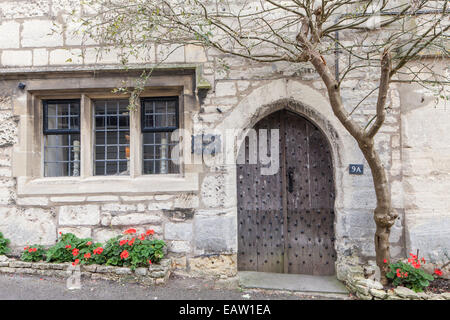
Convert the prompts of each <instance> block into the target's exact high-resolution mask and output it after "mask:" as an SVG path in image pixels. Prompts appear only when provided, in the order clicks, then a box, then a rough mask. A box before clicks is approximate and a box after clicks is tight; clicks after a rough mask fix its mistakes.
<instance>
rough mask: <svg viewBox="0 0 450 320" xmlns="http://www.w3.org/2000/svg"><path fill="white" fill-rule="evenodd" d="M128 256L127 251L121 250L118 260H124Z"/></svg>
mask: <svg viewBox="0 0 450 320" xmlns="http://www.w3.org/2000/svg"><path fill="white" fill-rule="evenodd" d="M129 256H130V254H129V253H128V251H127V250H123V251H122V253H121V254H120V259H126V258H128V257H129Z"/></svg>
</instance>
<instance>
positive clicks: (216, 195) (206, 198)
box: [201, 175, 226, 208]
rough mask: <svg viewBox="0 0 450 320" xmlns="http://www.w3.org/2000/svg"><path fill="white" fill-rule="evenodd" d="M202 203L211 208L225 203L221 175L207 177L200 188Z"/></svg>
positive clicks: (222, 177) (223, 180) (223, 181)
mask: <svg viewBox="0 0 450 320" xmlns="http://www.w3.org/2000/svg"><path fill="white" fill-rule="evenodd" d="M201 195H202V202H203V203H204V204H205V205H206V206H208V207H211V208H217V207H220V206H223V205H224V203H225V198H226V193H225V178H224V176H223V175H214V176H207V177H205V178H204V179H203V183H202V187H201Z"/></svg>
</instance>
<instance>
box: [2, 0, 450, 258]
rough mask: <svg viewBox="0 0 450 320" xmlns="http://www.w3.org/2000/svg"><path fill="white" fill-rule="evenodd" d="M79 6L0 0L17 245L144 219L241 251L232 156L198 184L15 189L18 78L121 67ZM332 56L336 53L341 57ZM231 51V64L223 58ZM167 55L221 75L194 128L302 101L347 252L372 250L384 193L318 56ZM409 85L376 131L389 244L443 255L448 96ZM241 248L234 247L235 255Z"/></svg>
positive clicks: (179, 249)
mask: <svg viewBox="0 0 450 320" xmlns="http://www.w3.org/2000/svg"><path fill="white" fill-rule="evenodd" d="M79 6H80V4H79V1H71V0H39V1H35V0H32V1H18V0H16V1H14V0H6V1H2V2H1V3H0V74H4V75H6V74H7V75H8V81H6V80H4V79H0V93H1V99H0V231H1V232H3V233H4V234H5V235H6V236H7V237H9V238H10V239H11V240H12V246H13V247H14V248H15V249H17V250H19V249H20V248H21V247H22V246H23V245H24V244H29V243H41V244H44V245H51V244H52V243H54V242H55V240H56V235H57V233H58V232H74V233H76V234H78V235H80V236H91V237H93V238H94V239H95V240H98V241H103V240H105V239H106V238H108V237H111V236H114V235H116V234H118V233H120V232H122V231H123V230H124V229H125V228H127V227H129V226H133V227H138V229H139V230H140V229H145V228H149V227H151V228H153V229H155V231H156V233H157V235H158V236H160V237H161V238H164V239H166V240H167V242H168V243H169V250H170V251H171V252H172V253H173V254H176V255H180V256H188V257H198V256H208V255H211V254H213V255H214V254H232V255H235V254H236V251H237V222H236V221H237V210H236V196H237V195H236V182H235V167H234V166H233V165H232V164H224V165H213V166H207V165H201V166H197V167H195V169H194V171H196V173H197V175H198V179H199V181H198V191H189V192H182V191H176V192H175V191H174V192H164V193H161V192H159V193H158V192H153V193H148V194H142V193H139V192H131V191H130V192H129V193H117V192H105V193H104V194H95V195H93V194H86V195H81V196H80V195H77V196H74V195H70V193H68V194H67V195H58V196H56V195H39V196H17V179H18V178H21V177H18V176H15V175H14V172H13V169H12V168H13V167H14V165H16V166H18V165H21V163H22V161H23V160H22V158H21V157H13V154H14V152H15V148H17V144H18V143H19V142H20V141H22V142H23V141H25V140H26V139H27V137H26V135H25V134H24V130H22V129H23V128H25V127H26V121H30V120H32V119H25V118H21V117H19V116H17V114H18V113H19V112H18V110H19V109H23V108H26V107H27V103H29V101H27V92H26V89H25V90H20V89H18V88H17V84H18V82H20V81H24V82H25V83H26V80H24V79H25V78H26V77H24V76H23V75H25V74H26V75H28V74H32V73H34V72H42V73H46V72H48V73H50V72H54V71H58V72H62V71H80V72H81V71H83V70H106V69H117V70H120V69H121V68H122V66H121V65H120V63H119V58H118V54H119V52H118V51H117V50H111V51H110V52H108V53H103V54H102V55H101V56H97V54H96V53H97V51H96V48H98V45H97V44H95V43H93V42H92V41H86V42H84V43H82V41H81V39H80V38H77V37H74V36H73V35H72V34H71V30H73V28H75V27H76V26H75V25H74V24H73V22H72V19H71V17H70V12H71V11H72V9H73V8H74V7H79ZM54 25H56V26H59V27H65V29H64V28H63V29H64V30H65V32H64V33H63V34H60V33H57V34H55V33H52V32H51V29H52V28H53V27H54ZM166 49H167V48H162V47H156V48H153V49H152V50H150V52H143V54H142V56H141V57H140V59H139V60H135V61H130V62H131V66H132V67H135V68H138V67H139V66H140V65H141V63H143V62H145V63H155V62H157V61H159V60H160V59H161V57H162V56H164V50H166ZM326 59H327V60H329V61H331V62H332V61H334V57H326ZM224 63H226V64H227V66H228V68H227V69H224V68H222V67H221V66H222V65H223V64H224ZM165 64H167V65H173V66H178V67H180V66H181V67H182V66H183V65H192V64H194V65H198V66H201V69H198V70H201V72H202V74H201V77H202V78H204V79H206V80H207V81H208V82H209V83H210V84H211V85H212V89H211V90H209V91H208V93H207V95H206V97H205V98H204V99H197V100H196V103H197V106H196V109H195V111H194V112H192V113H191V114H190V115H189V117H190V121H191V122H192V124H193V128H194V130H196V131H197V132H202V131H207V130H212V129H226V128H237V129H244V130H245V129H248V128H251V127H252V126H253V125H254V124H255V123H256V122H257V121H258V120H259V119H261V118H262V117H263V116H264V115H267V114H268V113H270V112H272V111H275V110H276V109H277V108H279V105H280V101H281V100H283V99H290V100H291V101H296V102H298V103H299V106H297V107H295V108H297V109H295V110H296V111H298V112H299V113H300V114H303V115H305V116H307V117H309V118H310V119H311V120H313V121H315V122H316V124H318V125H319V126H320V127H321V128H322V129H323V130H324V132H325V133H326V134H327V136H328V138H329V139H330V142H331V143H332V145H333V153H334V154H333V161H334V166H335V177H334V178H335V184H336V190H337V195H336V204H335V208H336V221H335V233H336V247H337V248H336V249H337V252H338V257H343V258H345V256H351V255H354V254H356V255H359V256H361V257H363V258H364V259H366V260H367V259H373V257H374V254H375V253H374V245H373V236H374V231H375V224H374V222H373V218H372V213H373V209H374V207H375V193H374V190H373V184H372V177H371V174H370V170H369V168H368V165H367V163H366V162H365V161H364V158H363V156H362V154H361V152H360V151H359V149H358V147H357V145H356V143H355V142H354V140H353V139H352V138H351V137H350V136H349V135H348V134H347V133H346V132H345V129H344V128H343V127H342V125H341V124H340V123H339V122H338V121H337V120H336V119H335V117H334V115H333V114H332V112H331V108H330V106H329V104H328V102H327V94H326V91H325V88H324V85H323V83H322V82H321V80H320V79H319V77H318V75H317V74H316V73H315V72H314V71H313V70H312V69H311V66H310V65H308V64H302V63H300V64H287V63H274V64H259V63H255V62H249V61H246V60H243V59H238V58H231V57H228V56H224V55H223V54H220V53H218V52H216V51H214V50H204V49H203V48H199V47H195V46H191V45H189V46H185V47H183V48H180V49H178V50H177V51H176V52H174V54H173V55H172V56H171V57H170V58H169V59H168V60H166V61H165ZM0 77H2V76H1V75H0ZM376 85H377V74H376V73H364V72H359V73H355V74H353V75H352V76H351V77H349V78H348V80H347V81H344V82H343V83H342V92H343V99H344V102H345V104H346V107H347V108H349V110H351V109H352V108H353V107H354V106H355V105H356V104H357V103H358V102H359V101H360V100H361V99H362V98H364V97H365V96H366V95H367V93H369V92H370V90H371V89H372V88H374V87H375V86H376ZM408 88H409V87H402V86H397V85H393V86H392V90H391V92H390V94H389V102H388V104H389V110H388V115H387V118H386V124H385V125H384V126H383V128H382V129H381V131H380V133H379V134H378V135H377V140H376V142H377V148H378V150H379V152H380V155H381V158H382V160H383V162H384V164H385V166H386V168H387V170H388V172H389V179H390V181H391V182H392V190H391V191H392V196H393V204H394V207H395V208H396V209H397V210H398V211H399V213H400V216H399V219H398V221H397V222H396V224H395V226H394V227H393V230H392V236H391V242H392V247H391V248H392V254H393V256H394V257H404V256H405V253H406V251H409V250H416V249H421V253H422V255H424V256H425V257H427V255H428V254H430V255H434V256H435V257H436V259H438V258H439V259H442V257H443V253H442V252H441V251H442V250H441V251H439V250H438V249H437V248H441V249H445V248H447V249H448V248H449V246H450V241H449V238H448V233H447V232H445V230H448V226H449V225H450V224H449V219H448V217H449V212H450V210H449V209H450V203H449V202H448V197H447V196H446V195H445V190H447V189H445V188H446V186H448V185H449V183H450V176H449V174H448V172H449V169H450V165H449V159H450V156H449V152H450V151H449V149H448V148H449V147H448V143H446V140H445V138H444V137H445V136H446V135H448V133H449V132H450V127H449V125H448V123H449V122H448V121H447V120H448V117H449V113H448V108H445V107H442V108H438V109H433V108H432V107H430V106H426V107H425V106H424V107H418V108H415V109H414V108H413V109H411V108H410V105H411V104H410V103H409V100H408V99H409V89H408ZM375 101H376V96H373V97H369V98H368V99H366V100H365V103H364V104H363V105H362V106H361V107H360V108H359V109H358V111H357V112H356V113H355V118H356V119H357V120H358V121H360V123H362V124H365V123H366V122H367V121H368V120H369V119H371V118H372V116H373V115H374V114H375ZM424 118H430V119H432V122H433V125H432V126H429V125H426V124H424V122H423V121H424ZM422 133H423V134H422ZM417 135H419V139H416V138H415V136H417ZM13 158H14V160H13ZM13 161H14V163H13ZM350 163H363V164H365V172H364V175H362V176H353V175H349V174H348V165H349V164H350ZM430 170H431V171H430ZM430 200H431V202H430ZM139 230H138V231H139ZM235 260H236V259H235V258H231V259H228V258H227V259H226V261H229V263H230V264H235ZM194 261H195V260H192V265H194V264H195V263H194ZM182 264H183V263H182ZM208 265H209V264H208ZM211 265H212V264H210V266H211Z"/></svg>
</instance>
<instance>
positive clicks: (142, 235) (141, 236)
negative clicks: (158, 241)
mask: <svg viewBox="0 0 450 320" xmlns="http://www.w3.org/2000/svg"><path fill="white" fill-rule="evenodd" d="M139 240H142V241H144V240H145V233H141V235H140V236H139Z"/></svg>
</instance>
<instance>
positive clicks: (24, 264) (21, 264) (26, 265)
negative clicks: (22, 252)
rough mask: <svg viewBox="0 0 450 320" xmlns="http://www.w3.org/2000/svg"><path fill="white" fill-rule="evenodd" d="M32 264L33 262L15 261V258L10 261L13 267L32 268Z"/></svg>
mask: <svg viewBox="0 0 450 320" xmlns="http://www.w3.org/2000/svg"><path fill="white" fill-rule="evenodd" d="M32 265H33V263H32V262H25V261H15V260H12V261H11V262H10V263H9V266H10V267H11V268H31V266H32Z"/></svg>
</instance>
